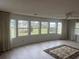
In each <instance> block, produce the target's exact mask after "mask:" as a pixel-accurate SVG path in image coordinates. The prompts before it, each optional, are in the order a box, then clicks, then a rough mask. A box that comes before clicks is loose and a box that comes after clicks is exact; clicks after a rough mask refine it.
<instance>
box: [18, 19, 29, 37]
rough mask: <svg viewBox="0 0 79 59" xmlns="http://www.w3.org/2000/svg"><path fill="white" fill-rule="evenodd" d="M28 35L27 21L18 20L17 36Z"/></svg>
mask: <svg viewBox="0 0 79 59" xmlns="http://www.w3.org/2000/svg"><path fill="white" fill-rule="evenodd" d="M28 33H29V24H28V21H25V20H18V36H26V35H28Z"/></svg>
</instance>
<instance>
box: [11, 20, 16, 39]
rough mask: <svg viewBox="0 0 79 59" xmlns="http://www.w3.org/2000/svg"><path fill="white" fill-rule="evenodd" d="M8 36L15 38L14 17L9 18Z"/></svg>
mask: <svg viewBox="0 0 79 59" xmlns="http://www.w3.org/2000/svg"><path fill="white" fill-rule="evenodd" d="M10 38H11V39H12V38H16V21H15V20H14V19H11V20H10Z"/></svg>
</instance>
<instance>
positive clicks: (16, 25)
mask: <svg viewBox="0 0 79 59" xmlns="http://www.w3.org/2000/svg"><path fill="white" fill-rule="evenodd" d="M16 37H18V20H16Z"/></svg>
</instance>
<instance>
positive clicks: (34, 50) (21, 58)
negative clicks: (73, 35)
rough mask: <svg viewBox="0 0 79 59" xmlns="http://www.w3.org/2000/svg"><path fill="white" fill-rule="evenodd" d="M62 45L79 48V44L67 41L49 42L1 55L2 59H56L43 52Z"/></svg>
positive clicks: (16, 49) (0, 58) (27, 46)
mask: <svg viewBox="0 0 79 59" xmlns="http://www.w3.org/2000/svg"><path fill="white" fill-rule="evenodd" d="M62 44H66V45H70V46H73V47H75V48H79V43H76V42H72V41H65V40H56V41H47V42H42V43H37V44H31V45H26V46H23V47H19V48H15V49H13V50H11V51H8V52H6V53H4V54H3V55H1V56H0V59H55V58H53V57H52V56H50V55H48V54H47V53H45V52H44V51H43V50H45V49H48V48H51V47H55V46H58V45H62ZM75 59H76V58H75ZM77 59H79V57H78V58H77Z"/></svg>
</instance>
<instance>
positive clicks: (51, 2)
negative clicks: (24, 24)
mask: <svg viewBox="0 0 79 59" xmlns="http://www.w3.org/2000/svg"><path fill="white" fill-rule="evenodd" d="M0 10H2V11H8V12H11V13H17V14H24V15H31V16H33V15H34V14H35V15H34V16H39V17H65V14H66V13H68V12H71V11H73V12H74V13H73V15H74V16H79V0H0ZM37 14H38V15H37Z"/></svg>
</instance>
